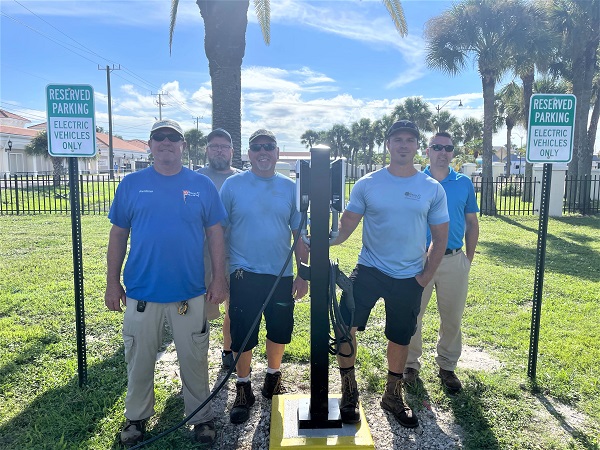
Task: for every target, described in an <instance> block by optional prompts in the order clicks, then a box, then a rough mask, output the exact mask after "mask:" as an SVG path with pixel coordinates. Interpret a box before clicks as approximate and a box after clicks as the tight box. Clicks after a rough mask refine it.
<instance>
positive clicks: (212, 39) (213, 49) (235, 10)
mask: <svg viewBox="0 0 600 450" xmlns="http://www.w3.org/2000/svg"><path fill="white" fill-rule="evenodd" d="M382 1H383V4H384V5H385V7H386V9H387V10H388V12H389V14H390V16H391V18H392V21H393V23H394V25H395V27H396V30H397V31H398V33H399V34H400V36H406V33H407V28H406V19H405V18H404V12H403V10H402V6H401V4H400V1H399V0H382ZM196 4H197V5H198V8H199V9H200V15H201V16H202V19H203V20H204V51H205V52H206V58H207V59H208V68H209V72H210V81H211V85H212V125H213V128H224V129H226V130H227V131H229V133H230V134H231V138H232V140H233V162H232V164H233V166H234V167H237V168H241V167H242V154H241V145H242V138H241V134H242V118H241V114H242V113H241V111H242V109H241V101H242V81H241V80H242V60H243V58H244V54H245V52H246V28H247V26H248V7H249V6H250V2H249V0H227V1H224V0H196ZM178 6H179V0H171V18H170V28H169V48H172V45H173V34H174V32H175V24H176V22H177V8H178ZM254 9H255V11H256V16H257V18H258V23H259V25H260V27H261V30H262V33H263V39H264V41H265V44H267V45H269V43H270V40H271V38H270V21H271V19H270V17H271V16H270V14H271V7H270V3H269V0H254Z"/></svg>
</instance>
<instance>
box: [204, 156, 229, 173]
mask: <svg viewBox="0 0 600 450" xmlns="http://www.w3.org/2000/svg"><path fill="white" fill-rule="evenodd" d="M208 163H209V164H210V168H211V169H214V170H225V169H228V168H229V166H230V165H231V164H230V161H229V160H228V159H225V158H210V159H209V160H208Z"/></svg>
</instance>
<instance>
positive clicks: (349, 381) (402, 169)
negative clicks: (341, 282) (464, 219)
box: [334, 120, 449, 428]
mask: <svg viewBox="0 0 600 450" xmlns="http://www.w3.org/2000/svg"><path fill="white" fill-rule="evenodd" d="M385 138H386V139H385V145H386V146H387V148H388V150H389V152H390V164H389V165H388V166H387V167H384V168H383V169H380V170H378V171H376V172H373V173H369V174H367V175H365V176H364V177H362V178H361V179H360V180H358V181H357V182H356V184H355V186H354V188H353V189H352V192H351V193H350V202H349V203H348V206H347V207H346V210H345V211H344V214H343V215H342V218H341V219H340V227H339V236H338V237H337V238H336V240H335V241H334V244H341V243H342V242H344V241H345V240H346V239H348V237H349V236H350V235H351V234H352V232H353V231H354V230H355V229H356V227H357V226H358V224H359V222H360V221H361V219H363V217H364V221H363V235H362V244H363V245H362V249H361V251H360V254H359V257H358V264H357V266H356V268H355V269H354V271H353V272H352V275H351V276H350V279H351V280H352V283H353V288H354V289H353V290H354V300H355V304H356V306H355V315H354V320H353V322H352V323H349V321H350V313H349V310H348V308H347V307H346V296H345V295H343V296H342V300H341V309H342V315H343V317H344V320H345V321H346V323H348V325H349V326H350V327H351V334H352V341H353V346H354V352H351V349H350V344H345V345H344V346H342V349H341V351H342V354H346V355H348V354H350V356H348V357H345V356H338V364H339V366H340V375H341V377H342V398H341V399H340V415H341V416H342V421H343V422H344V423H357V422H360V410H359V403H358V388H357V384H356V378H355V370H354V363H355V361H356V331H357V330H360V331H362V330H364V329H365V327H366V325H367V320H368V318H369V314H370V312H371V309H372V308H373V307H374V306H375V303H376V302H377V300H379V298H383V299H384V302H385V315H386V323H385V336H386V338H387V339H388V347H387V361H388V376H387V383H386V387H385V392H384V394H383V398H382V399H381V407H382V408H383V409H385V410H387V411H389V412H391V413H392V414H393V415H394V417H395V418H396V420H397V421H398V422H399V423H400V425H402V426H404V427H407V428H414V427H416V426H418V424H419V421H418V419H417V416H416V415H415V414H414V413H413V411H412V410H411V409H410V407H409V406H408V405H407V404H406V402H405V401H404V394H403V385H404V382H403V372H404V366H405V364H406V358H407V355H408V344H409V343H410V339H411V337H412V335H413V334H414V332H415V329H416V322H417V316H418V314H419V309H420V305H421V295H422V293H423V288H424V287H425V286H427V284H428V283H429V281H430V280H431V278H432V277H433V275H434V273H435V271H436V269H437V267H438V265H439V264H440V261H441V259H442V256H443V255H444V251H445V249H446V241H447V240H448V221H449V218H448V208H447V206H446V194H445V192H444V189H443V188H442V186H441V185H440V184H439V183H438V182H437V181H435V180H434V179H433V178H431V177H429V176H427V175H425V174H424V173H422V172H419V171H417V170H416V169H415V167H414V165H413V159H414V157H415V155H416V153H417V149H418V146H419V145H418V141H419V129H418V128H417V126H416V125H415V124H413V123H412V122H411V121H409V120H400V121H398V122H396V123H394V124H393V125H392V126H391V127H390V129H389V130H388V131H387V133H386V136H385ZM428 225H429V228H430V230H431V236H432V240H431V245H430V246H429V248H427V226H428Z"/></svg>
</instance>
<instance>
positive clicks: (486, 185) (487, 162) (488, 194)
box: [481, 71, 496, 216]
mask: <svg viewBox="0 0 600 450" xmlns="http://www.w3.org/2000/svg"><path fill="white" fill-rule="evenodd" d="M481 83H482V85H483V155H482V164H481V168H482V169H481V213H482V214H485V215H488V216H493V215H496V204H495V202H494V179H493V174H492V153H493V148H492V133H493V126H494V124H493V122H494V89H495V87H496V82H495V79H494V76H493V74H489V75H486V74H485V72H483V71H482V75H481Z"/></svg>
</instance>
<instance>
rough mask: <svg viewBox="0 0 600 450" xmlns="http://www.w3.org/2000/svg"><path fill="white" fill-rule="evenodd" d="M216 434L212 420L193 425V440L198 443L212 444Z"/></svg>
mask: <svg viewBox="0 0 600 450" xmlns="http://www.w3.org/2000/svg"><path fill="white" fill-rule="evenodd" d="M216 436H217V432H216V431H215V421H214V420H209V421H208V422H204V423H198V424H196V425H194V440H195V441H196V442H198V443H199V444H203V445H212V443H213V442H215V437H216Z"/></svg>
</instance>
